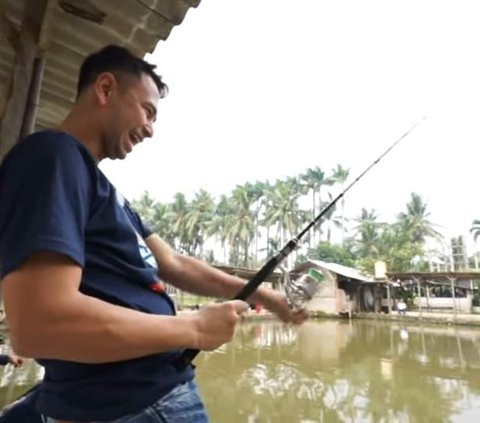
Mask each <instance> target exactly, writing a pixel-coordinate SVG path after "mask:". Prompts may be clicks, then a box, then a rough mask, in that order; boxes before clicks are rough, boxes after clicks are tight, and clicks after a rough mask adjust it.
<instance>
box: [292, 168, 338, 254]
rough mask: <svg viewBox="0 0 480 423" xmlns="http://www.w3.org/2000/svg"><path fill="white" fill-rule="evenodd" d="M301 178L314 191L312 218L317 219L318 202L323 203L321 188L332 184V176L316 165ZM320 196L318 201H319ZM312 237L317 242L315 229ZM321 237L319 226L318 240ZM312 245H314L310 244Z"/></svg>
mask: <svg viewBox="0 0 480 423" xmlns="http://www.w3.org/2000/svg"><path fill="white" fill-rule="evenodd" d="M300 179H301V180H302V181H303V182H304V183H305V186H306V187H307V189H308V191H311V192H312V220H313V219H315V216H317V215H318V213H319V211H320V210H318V208H320V207H318V208H317V204H319V205H320V204H322V197H321V188H322V187H323V186H325V185H332V184H333V182H334V181H333V179H332V178H330V177H328V178H327V177H326V176H325V172H324V171H323V170H322V169H320V167H318V166H317V167H315V168H313V169H311V168H310V169H307V172H306V173H305V174H302V175H300ZM317 197H318V203H317ZM311 239H312V241H313V243H314V244H315V243H316V242H317V240H316V237H315V231H312V236H311ZM320 239H321V228H320V226H318V241H320ZM310 247H312V245H310Z"/></svg>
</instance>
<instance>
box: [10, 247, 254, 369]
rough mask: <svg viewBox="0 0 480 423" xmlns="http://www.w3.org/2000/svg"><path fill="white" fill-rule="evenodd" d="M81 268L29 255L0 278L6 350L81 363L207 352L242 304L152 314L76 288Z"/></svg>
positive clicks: (229, 330) (229, 329)
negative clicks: (173, 352)
mask: <svg viewBox="0 0 480 423" xmlns="http://www.w3.org/2000/svg"><path fill="white" fill-rule="evenodd" d="M81 273H82V269H81V268H80V267H79V266H78V265H77V264H75V263H74V262H73V261H72V260H70V259H69V258H67V257H66V256H63V255H61V254H57V253H49V252H41V253H36V254H34V255H33V256H31V258H29V259H28V260H27V261H26V262H25V263H23V264H22V266H20V267H19V268H18V269H17V270H15V271H13V272H11V273H9V274H8V275H6V276H5V277H4V279H3V281H2V294H3V299H4V304H5V312H6V316H7V323H8V325H9V329H10V334H11V342H12V347H13V349H14V350H15V351H16V352H17V353H18V354H20V355H22V356H25V357H34V358H53V359H62V360H70V361H78V362H85V363H101V362H112V361H119V360H126V359H132V358H136V357H141V356H145V355H149V354H155V353H158V352H162V351H167V350H171V349H174V348H196V349H205V350H211V349H215V348H217V347H218V346H220V345H222V344H223V343H225V342H227V341H229V340H230V339H231V337H232V336H233V334H234V328H235V325H236V324H237V323H238V321H239V319H240V315H241V313H243V312H244V311H245V310H246V308H247V306H246V304H245V303H243V302H242V301H231V302H228V303H225V304H215V305H212V306H209V307H207V308H205V309H202V310H200V311H199V312H198V313H193V314H189V315H185V316H178V317H177V316H158V315H152V314H147V313H142V312H139V311H135V310H131V309H128V308H124V307H119V306H116V305H112V304H109V303H107V302H104V301H101V300H99V299H97V298H93V297H90V296H87V295H84V294H82V293H81V292H80V291H79V286H80V279H81Z"/></svg>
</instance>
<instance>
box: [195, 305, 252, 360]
mask: <svg viewBox="0 0 480 423" xmlns="http://www.w3.org/2000/svg"><path fill="white" fill-rule="evenodd" d="M248 308H249V307H248V304H247V303H246V302H244V301H240V300H231V301H226V302H224V303H220V304H209V305H207V306H205V307H204V308H202V309H201V310H200V311H199V312H197V313H195V319H196V323H197V327H196V329H197V332H198V342H197V343H198V349H199V350H205V351H211V350H214V349H216V348H218V347H219V346H221V345H223V344H225V343H226V342H228V341H230V340H231V339H232V337H233V335H234V334H235V328H236V326H237V324H238V323H239V322H240V321H241V319H242V316H243V314H244V313H246V312H247V310H248Z"/></svg>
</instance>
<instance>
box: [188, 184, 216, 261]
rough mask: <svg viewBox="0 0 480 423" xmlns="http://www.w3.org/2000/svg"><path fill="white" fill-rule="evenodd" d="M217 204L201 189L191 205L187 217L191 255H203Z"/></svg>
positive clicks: (189, 251)
mask: <svg viewBox="0 0 480 423" xmlns="http://www.w3.org/2000/svg"><path fill="white" fill-rule="evenodd" d="M214 211H215V202H214V200H213V198H212V195H211V194H210V193H209V192H207V191H205V190H203V189H201V190H200V191H199V192H197V193H196V194H195V197H194V198H193V200H192V202H191V203H190V210H189V211H188V213H187V215H186V216H185V219H186V223H185V229H186V233H187V236H188V240H189V241H190V245H189V246H188V247H189V249H188V253H189V254H197V255H198V256H202V255H203V244H204V242H205V240H206V238H207V236H208V227H209V225H210V224H211V221H212V219H213V213H214Z"/></svg>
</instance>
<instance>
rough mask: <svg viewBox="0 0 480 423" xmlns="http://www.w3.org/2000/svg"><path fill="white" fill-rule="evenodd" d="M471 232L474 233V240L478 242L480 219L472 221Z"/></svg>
mask: <svg viewBox="0 0 480 423" xmlns="http://www.w3.org/2000/svg"><path fill="white" fill-rule="evenodd" d="M470 233H471V234H472V235H473V240H474V241H475V242H476V241H477V238H478V237H479V236H480V219H475V220H474V221H473V222H472V227H471V228H470Z"/></svg>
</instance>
